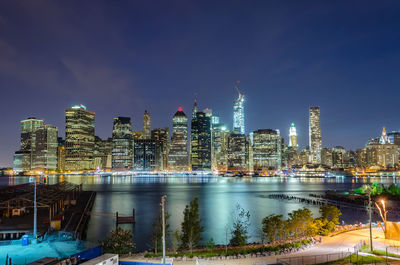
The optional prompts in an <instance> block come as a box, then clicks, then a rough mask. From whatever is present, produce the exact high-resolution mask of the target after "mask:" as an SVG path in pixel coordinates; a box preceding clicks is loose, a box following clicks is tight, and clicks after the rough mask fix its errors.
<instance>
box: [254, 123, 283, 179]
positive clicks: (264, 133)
mask: <svg viewBox="0 0 400 265" xmlns="http://www.w3.org/2000/svg"><path fill="white" fill-rule="evenodd" d="M281 147H282V138H281V136H280V133H279V131H278V130H271V129H262V130H257V131H254V132H253V164H254V170H255V171H264V170H268V169H278V168H280V166H281V159H282V151H281V150H282V149H281Z"/></svg>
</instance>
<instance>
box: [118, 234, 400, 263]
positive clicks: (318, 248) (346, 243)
mask: <svg viewBox="0 0 400 265" xmlns="http://www.w3.org/2000/svg"><path fill="white" fill-rule="evenodd" d="M360 242H365V243H366V244H369V229H361V230H356V231H350V232H345V233H341V234H338V235H335V236H324V237H322V243H320V244H317V245H315V246H313V247H311V248H308V249H305V250H302V251H298V252H296V253H290V254H283V255H276V256H266V257H258V258H242V259H230V260H209V261H200V264H210V265H211V264H213V265H254V264H260V265H261V264H263V263H264V262H265V263H267V264H273V263H276V262H277V260H278V259H285V260H286V259H288V258H293V259H295V258H300V257H304V259H305V260H309V261H310V262H305V263H308V264H314V260H315V259H314V257H313V258H310V256H316V255H318V256H319V255H321V256H319V257H318V258H319V259H321V260H323V257H324V256H328V255H329V254H330V255H332V254H336V253H343V254H344V253H346V252H352V253H353V252H354V246H355V245H357V244H359V243H360ZM373 243H374V248H375V249H380V250H385V249H386V247H390V246H399V247H400V241H394V240H386V239H385V238H384V235H383V232H382V230H381V229H380V228H379V229H378V228H374V229H373ZM121 260H126V261H144V260H147V261H150V260H151V259H145V258H143V257H125V258H121ZM159 261H160V259H157V262H159ZM317 263H321V262H317ZM174 264H176V265H194V264H196V261H195V260H191V261H180V260H174Z"/></svg>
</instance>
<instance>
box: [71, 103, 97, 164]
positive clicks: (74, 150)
mask: <svg viewBox="0 0 400 265" xmlns="http://www.w3.org/2000/svg"><path fill="white" fill-rule="evenodd" d="M94 122H95V114H94V112H91V111H88V110H87V109H86V107H85V106H83V105H79V106H73V107H71V108H67V109H66V110H65V169H66V170H68V171H81V170H94V169H95V167H94V163H93V152H94Z"/></svg>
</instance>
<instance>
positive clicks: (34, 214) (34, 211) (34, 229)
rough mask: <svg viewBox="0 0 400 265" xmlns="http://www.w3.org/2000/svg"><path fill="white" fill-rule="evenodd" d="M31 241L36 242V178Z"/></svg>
mask: <svg viewBox="0 0 400 265" xmlns="http://www.w3.org/2000/svg"><path fill="white" fill-rule="evenodd" d="M33 243H34V244H37V205H36V178H35V190H34V192H33Z"/></svg>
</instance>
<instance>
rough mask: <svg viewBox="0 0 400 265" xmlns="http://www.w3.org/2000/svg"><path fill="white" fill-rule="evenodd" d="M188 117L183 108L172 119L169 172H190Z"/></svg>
mask: <svg viewBox="0 0 400 265" xmlns="http://www.w3.org/2000/svg"><path fill="white" fill-rule="evenodd" d="M187 137H188V125H187V117H186V115H185V113H184V112H183V109H182V108H178V111H177V112H176V113H175V115H174V117H173V118H172V137H171V148H170V149H169V154H168V169H169V170H188V165H189V163H188V162H189V161H188V159H189V156H188V148H187Z"/></svg>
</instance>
